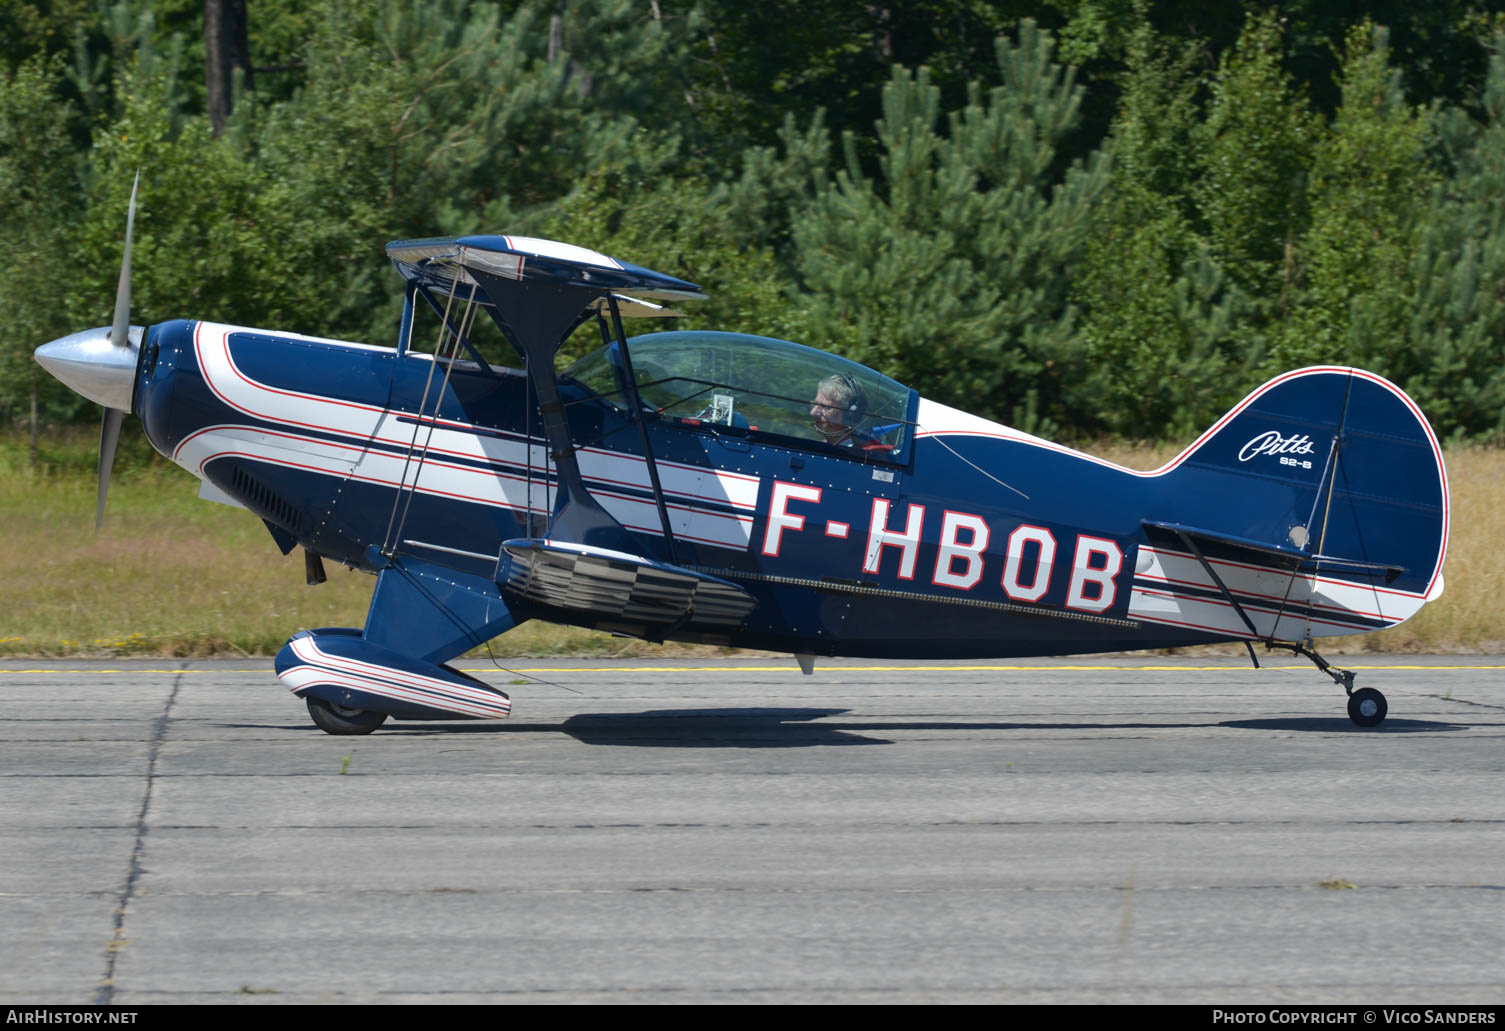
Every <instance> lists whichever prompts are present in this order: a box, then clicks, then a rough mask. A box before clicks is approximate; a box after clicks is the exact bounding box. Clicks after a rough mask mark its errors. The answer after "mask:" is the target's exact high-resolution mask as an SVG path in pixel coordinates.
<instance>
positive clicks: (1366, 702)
mask: <svg viewBox="0 0 1505 1031" xmlns="http://www.w3.org/2000/svg"><path fill="white" fill-rule="evenodd" d="M1389 710H1390V707H1389V706H1388V705H1387V704H1386V703H1385V696H1384V695H1382V694H1380V693H1379V692H1378V691H1376V690H1375V689H1374V688H1372V687H1361V688H1359V689H1358V690H1357V691H1355V692H1354V693H1353V694H1351V695H1349V696H1348V718H1349V719H1351V720H1353V721H1354V722H1355V723H1357V724H1358V725H1359V726H1361V727H1378V726H1379V725H1380V724H1381V723H1383V722H1385V713H1386V712H1388V711H1389Z"/></svg>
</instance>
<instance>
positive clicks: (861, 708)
mask: <svg viewBox="0 0 1505 1031" xmlns="http://www.w3.org/2000/svg"><path fill="white" fill-rule="evenodd" d="M1351 659H1352V661H1351V663H1348V664H1349V665H1351V666H1353V667H1355V668H1359V669H1360V673H1359V677H1358V684H1359V686H1370V687H1376V688H1379V689H1380V690H1382V691H1384V692H1385V694H1386V696H1387V697H1388V699H1389V702H1390V717H1389V719H1387V720H1386V722H1385V723H1384V724H1383V726H1381V727H1380V728H1378V729H1376V730H1361V729H1359V728H1357V727H1355V726H1354V725H1353V724H1352V723H1350V722H1349V720H1348V718H1347V716H1346V714H1345V710H1344V698H1343V693H1342V690H1341V689H1340V688H1338V687H1336V686H1335V685H1333V684H1332V682H1331V681H1329V680H1328V679H1327V678H1326V677H1323V676H1322V675H1320V674H1319V673H1318V672H1317V671H1316V670H1315V669H1314V668H1313V667H1312V666H1311V665H1310V664H1309V663H1306V662H1305V661H1304V660H1299V661H1293V660H1291V659H1289V658H1279V657H1275V656H1271V657H1270V660H1269V663H1270V664H1269V665H1267V667H1266V668H1265V669H1262V670H1258V671H1255V670H1252V669H1249V668H1248V665H1247V662H1241V661H1238V660H1234V659H1222V658H1219V659H1205V658H1204V659H1165V658H1159V657H1137V658H1129V659H1096V658H1087V659H1075V660H1069V661H1051V660H1043V661H1042V660H1027V661H1023V662H1017V663H1003V662H998V663H970V664H882V663H876V662H861V661H853V662H839V663H830V664H824V665H822V666H820V667H819V668H818V669H817V671H816V674H815V675H814V676H813V677H803V676H801V675H800V674H799V672H798V670H797V667H796V666H795V664H794V662H793V660H792V659H784V660H772V659H758V660H750V661H730V660H691V661H681V662H674V663H665V664H662V665H658V666H654V667H648V666H645V665H642V664H638V663H620V662H618V663H609V662H595V663H591V662H579V661H574V662H568V661H565V662H538V661H522V660H517V661H516V666H517V668H518V669H519V670H520V671H526V672H527V675H528V676H532V677H540V678H543V679H545V680H548V681H550V682H551V683H547V684H545V683H538V682H527V683H524V684H511V683H510V682H511V681H513V680H514V679H523V677H522V676H521V675H514V674H510V673H504V672H500V671H498V670H495V669H491V668H490V667H489V666H487V664H485V663H476V662H474V661H471V660H466V661H465V662H463V663H462V664H461V665H462V668H465V669H467V670H469V671H472V672H474V673H475V674H476V675H478V676H480V677H481V678H482V679H485V680H487V681H488V682H490V683H492V684H494V685H496V686H499V687H501V688H502V689H503V690H506V691H508V692H509V693H511V694H512V697H513V701H514V710H513V711H514V715H513V717H512V718H511V719H509V720H506V721H503V722H498V723H481V722H456V723H445V724H420V723H390V722H389V723H388V724H387V725H386V726H385V727H383V728H382V729H381V730H378V731H377V732H376V733H375V734H374V735H372V736H370V737H355V738H350V737H345V738H338V737H330V736H327V735H325V734H323V733H322V732H320V731H318V730H316V729H315V728H314V727H313V725H312V723H310V722H309V720H308V718H307V714H306V712H305V710H304V708H303V703H302V702H300V701H298V700H297V699H295V698H294V697H292V696H291V695H290V694H289V693H288V692H287V691H286V690H285V689H283V688H282V687H281V685H280V684H279V683H278V682H277V680H276V678H275V677H274V676H273V674H272V671H271V663H270V661H269V660H265V659H250V660H238V661H231V662H202V661H191V662H188V661H176V660H148V661H137V662H114V663H103V662H101V663H93V662H79V661H73V662H45V663H44V662H36V661H8V662H0V734H3V738H4V743H3V749H0V766H3V774H4V780H3V782H0V783H3V793H0V929H3V933H0V1002H6V1003H23V1004H24V1003H43V1002H45V1003H112V1004H116V1005H123V1006H130V1005H133V1004H149V1003H163V1002H169V1003H185V1002H187V1003H193V1002H213V1003H224V1002H247V1003H278V1002H300V1003H306V1002H336V1003H338V1002H360V1003H379V1002H424V1003H431V1002H450V1001H453V1002H512V1001H516V1002H609V1003H618V1002H654V1003H661V1002H733V1003H737V1002H760V1003H762V1002H768V1003H776V1002H817V1003H818V1002H840V1003H847V1002H1005V1003H1006V1002H1028V1003H1041V1002H1044V1003H1065V1002H1134V1003H1139V1002H1169V1003H1235V1002H1242V1003H1266V1004H1287V1003H1304V1002H1331V1003H1356V1004H1376V1005H1378V1004H1382V1003H1387V1002H1397V1003H1398V1002H1411V1003H1451V1004H1470V1003H1475V1004H1476V1003H1494V1004H1499V1003H1501V1002H1505V780H1502V777H1501V773H1502V769H1505V749H1502V741H1505V658H1501V657H1498V656H1486V657H1422V658H1417V657H1405V658H1375V657H1363V658H1358V657H1351ZM1339 664H1340V665H1343V664H1345V663H1341V662H1340V663H1339ZM487 670H489V673H488V672H487Z"/></svg>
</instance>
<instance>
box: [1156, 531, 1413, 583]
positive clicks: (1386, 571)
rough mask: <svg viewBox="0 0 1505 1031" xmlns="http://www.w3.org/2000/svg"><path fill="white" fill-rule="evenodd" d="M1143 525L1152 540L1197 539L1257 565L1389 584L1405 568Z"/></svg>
mask: <svg viewBox="0 0 1505 1031" xmlns="http://www.w3.org/2000/svg"><path fill="white" fill-rule="evenodd" d="M1142 524H1143V526H1144V528H1145V531H1146V533H1147V535H1148V536H1149V538H1150V540H1151V541H1154V540H1155V539H1156V538H1160V539H1162V540H1167V539H1168V540H1169V541H1170V542H1172V543H1180V544H1186V545H1189V544H1190V542H1192V541H1195V542H1196V543H1197V544H1198V545H1200V546H1201V547H1202V549H1203V550H1206V551H1209V552H1211V553H1213V554H1223V553H1224V552H1230V553H1232V554H1231V555H1229V556H1226V557H1235V558H1236V557H1244V558H1246V559H1248V560H1250V561H1253V562H1254V563H1256V564H1259V565H1268V566H1272V567H1274V568H1277V569H1291V570H1297V569H1299V570H1306V571H1314V570H1317V569H1319V568H1320V569H1324V570H1327V571H1329V572H1343V573H1350V574H1358V575H1364V574H1369V575H1372V576H1383V577H1384V578H1385V582H1386V583H1387V584H1388V583H1393V582H1394V581H1395V578H1396V577H1398V576H1400V575H1401V574H1402V573H1404V572H1405V571H1406V567H1405V566H1395V565H1389V564H1387V563H1384V562H1364V561H1360V560H1358V559H1348V558H1340V557H1339V556H1337V555H1317V554H1313V553H1311V552H1307V551H1302V550H1301V549H1299V548H1295V547H1292V546H1290V545H1288V544H1276V543H1273V542H1270V541H1257V540H1252V539H1250V538H1247V537H1238V536H1234V535H1232V534H1226V533H1215V532H1214V531H1212V530H1203V529H1200V528H1198V527H1195V526H1183V525H1181V524H1180V523H1162V522H1157V521H1155V520H1153V519H1145V520H1142Z"/></svg>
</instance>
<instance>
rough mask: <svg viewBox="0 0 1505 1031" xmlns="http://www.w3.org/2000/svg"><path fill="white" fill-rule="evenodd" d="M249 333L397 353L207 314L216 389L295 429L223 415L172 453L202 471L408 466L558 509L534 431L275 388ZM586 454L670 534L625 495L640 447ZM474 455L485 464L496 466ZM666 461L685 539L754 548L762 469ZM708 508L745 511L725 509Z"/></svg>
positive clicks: (400, 472) (644, 486)
mask: <svg viewBox="0 0 1505 1031" xmlns="http://www.w3.org/2000/svg"><path fill="white" fill-rule="evenodd" d="M239 332H246V333H256V334H258V335H262V336H268V337H273V338H278V339H281V338H286V339H291V340H297V341H300V342H313V343H320V344H324V345H327V346H329V347H332V348H359V349H362V350H385V351H387V352H388V353H395V352H394V351H393V350H392V349H391V348H374V347H371V346H370V345H358V344H347V343H344V342H342V341H335V340H319V339H317V338H313V337H304V336H298V335H295V334H282V333H265V332H264V331H261V330H249V329H243V328H241V327H235V326H225V325H218V324H213V323H199V324H198V325H197V326H196V327H195V331H194V347H195V352H196V354H197V357H198V361H199V369H200V371H201V372H202V374H203V376H204V380H205V382H206V383H207V384H208V385H209V388H210V390H212V391H213V392H214V394H215V396H216V397H218V398H219V399H220V400H221V401H222V402H224V403H225V404H226V405H228V406H229V407H231V408H233V409H235V410H236V411H239V412H243V413H244V414H246V415H248V416H252V417H254V418H256V419H259V420H262V421H265V422H270V423H274V424H276V425H279V426H282V427H287V429H286V430H278V431H272V430H265V429H260V428H257V427H251V426H244V425H239V426H238V425H233V424H221V425H217V426H210V427H205V428H204V429H202V430H199V431H197V432H195V433H193V434H190V435H189V436H188V437H187V438H185V439H184V440H183V442H182V443H180V444H179V445H178V447H177V448H176V449H175V451H174V453H173V461H175V462H177V463H178V464H179V465H182V466H183V467H184V468H186V469H188V470H189V471H190V472H192V473H194V475H196V476H199V477H202V476H203V475H204V466H205V465H206V464H207V463H208V462H210V461H212V460H214V459H215V458H221V457H230V456H239V457H244V458H248V459H251V460H255V461H263V462H270V463H274V464H277V465H281V466H285V467H288V468H299V469H306V470H309V471H312V472H316V473H320V474H322V475H328V476H336V477H340V478H342V479H344V478H347V477H348V478H352V479H356V480H359V481H362V482H367V483H374V484H379V485H382V486H390V487H394V488H395V487H396V486H397V485H398V484H399V483H400V482H402V481H403V477H404V465H405V464H407V466H408V467H407V469H406V482H407V483H408V485H409V486H412V484H413V481H414V477H415V475H416V477H417V490H418V491H419V492H420V493H423V494H429V495H433V496H437V497H447V498H453V499H456V500H460V501H466V502H471V503H476V504H483V505H490V506H495V507H502V508H509V509H513V510H517V511H522V510H526V509H529V508H531V509H532V510H533V511H539V512H547V511H549V510H550V509H551V508H552V503H553V495H552V483H551V482H549V483H547V484H546V481H552V480H553V475H554V470H553V465H552V463H551V462H550V461H549V460H548V451H547V448H546V446H545V444H544V442H543V441H541V440H538V439H536V438H534V439H533V440H532V441H531V443H530V441H529V440H528V438H525V437H523V436H522V435H519V434H511V433H506V434H505V435H504V436H492V435H490V434H489V433H488V434H486V435H480V434H477V433H475V432H467V429H473V428H481V429H487V430H490V427H471V426H469V424H466V423H460V422H455V421H452V420H443V419H440V420H434V421H433V423H432V426H431V425H430V424H429V423H425V424H423V425H421V426H420V425H417V424H415V423H414V422H413V421H412V420H411V418H409V419H407V420H406V421H401V420H400V418H399V414H398V413H395V412H391V411H388V410H386V409H383V408H381V407H379V406H375V405H369V404H363V403H360V402H356V401H347V400H343V399H340V398H337V397H330V396H326V395H323V394H315V393H311V392H307V391H296V390H288V389H284V388H279V387H272V386H270V385H268V384H265V383H261V382H259V381H257V380H255V379H253V378H251V377H250V376H248V375H246V374H245V373H244V372H243V371H242V370H241V369H240V368H239V366H237V365H236V363H235V359H234V356H233V355H232V353H231V349H230V335H231V334H232V333H239ZM300 431H302V432H300ZM315 432H318V433H329V434H337V435H339V436H342V437H344V438H346V439H345V441H343V442H340V441H329V440H325V439H321V438H319V437H316V436H313V435H312V434H313V433H315ZM500 432H502V433H505V431H500ZM380 445H386V447H385V448H383V447H381V446H380ZM415 445H416V447H417V449H419V450H425V445H426V458H425V461H424V462H423V465H422V468H421V469H420V468H419V467H418V465H417V463H411V464H408V463H407V461H406V459H407V454H408V451H409V448H410V447H414V446H415ZM399 449H400V450H399ZM578 454H579V458H578V461H579V463H580V470H581V474H582V475H583V476H584V477H585V478H586V479H587V480H589V481H592V486H593V489H592V494H593V495H594V496H595V497H596V498H597V499H598V500H599V501H600V503H601V505H602V507H604V508H605V509H606V510H607V511H608V512H610V513H611V514H612V516H613V517H615V518H616V519H618V520H619V521H621V522H622V524H623V525H624V526H627V527H628V528H629V529H634V530H640V531H643V532H647V533H662V532H663V529H662V525H661V524H660V522H659V519H658V512H657V508H656V506H655V505H654V503H653V502H652V500H650V499H646V498H640V497H634V496H632V495H631V494H627V493H623V491H624V490H639V491H646V490H649V489H651V484H650V481H649V477H648V469H647V463H646V461H645V460H644V459H643V458H642V457H641V456H638V455H632V454H625V453H621V452H613V451H606V450H603V449H600V448H584V449H582V450H581V451H580V452H579V453H578ZM468 462H477V463H484V466H485V467H477V466H473V465H469V464H466V463H468ZM656 464H657V466H658V472H659V478H660V481H661V483H662V485H663V489H664V493H665V495H666V496H667V499H668V501H669V504H668V506H667V507H668V510H669V513H670V525H671V527H672V528H673V530H674V533H675V535H676V536H683V537H685V538H687V539H690V540H695V541H697V542H701V543H707V544H715V545H719V546H721V547H727V548H735V549H739V550H745V549H746V548H747V547H748V544H749V541H750V540H751V537H752V524H753V520H752V512H753V510H754V508H755V507H756V505H757V498H758V489H759V485H760V481H759V479H758V478H757V477H756V476H748V475H744V474H740V473H729V472H722V471H719V470H715V469H709V468H700V467H698V466H693V465H686V464H683V463H679V462H663V461H660V462H658V463H656ZM530 468H531V469H532V470H533V473H532V482H531V491H530V481H529V477H528V470H529V469H530ZM545 492H547V496H545ZM675 499H678V502H679V503H675ZM530 500H531V504H530ZM708 505H716V506H725V507H729V508H732V509H735V510H736V511H734V512H722V511H716V510H714V509H712V508H710V507H708ZM744 513H745V514H744Z"/></svg>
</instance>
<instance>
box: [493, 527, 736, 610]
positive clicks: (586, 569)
mask: <svg viewBox="0 0 1505 1031" xmlns="http://www.w3.org/2000/svg"><path fill="white" fill-rule="evenodd" d="M502 551H503V553H505V554H506V556H507V559H508V561H507V563H506V566H505V569H504V570H503V573H502V578H501V579H500V581H499V584H500V586H501V588H502V590H503V591H505V592H507V593H509V594H513V595H516V596H518V597H520V598H522V599H525V600H526V601H529V602H533V603H535V604H539V605H547V606H550V607H552V608H556V609H565V610H570V611H574V612H584V613H590V614H592V615H595V616H600V617H605V618H606V619H607V620H609V621H615V622H621V623H624V624H630V625H636V626H640V627H642V628H644V629H645V630H648V631H652V630H665V629H668V628H670V627H676V626H680V625H694V626H695V627H714V628H720V629H731V628H735V627H738V626H740V625H741V624H742V621H743V620H744V619H746V618H747V614H748V613H749V612H751V611H752V610H753V606H754V605H756V604H757V603H756V601H755V600H754V599H753V597H752V596H751V595H749V594H748V593H747V592H746V591H744V590H743V589H742V588H740V587H738V586H737V585H736V584H733V583H728V582H727V581H725V580H720V579H717V578H716V577H713V576H706V575H705V574H703V573H694V572H691V571H690V570H688V569H681V568H680V567H678V566H671V565H666V564H664V563H662V562H655V561H653V560H652V559H648V558H644V557H643V556H641V555H630V554H628V553H626V552H622V551H613V550H610V549H608V548H596V547H591V546H589V545H585V544H574V543H569V542H565V541H552V540H545V539H539V538H524V539H519V540H511V541H506V542H504V543H503V544H502Z"/></svg>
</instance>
